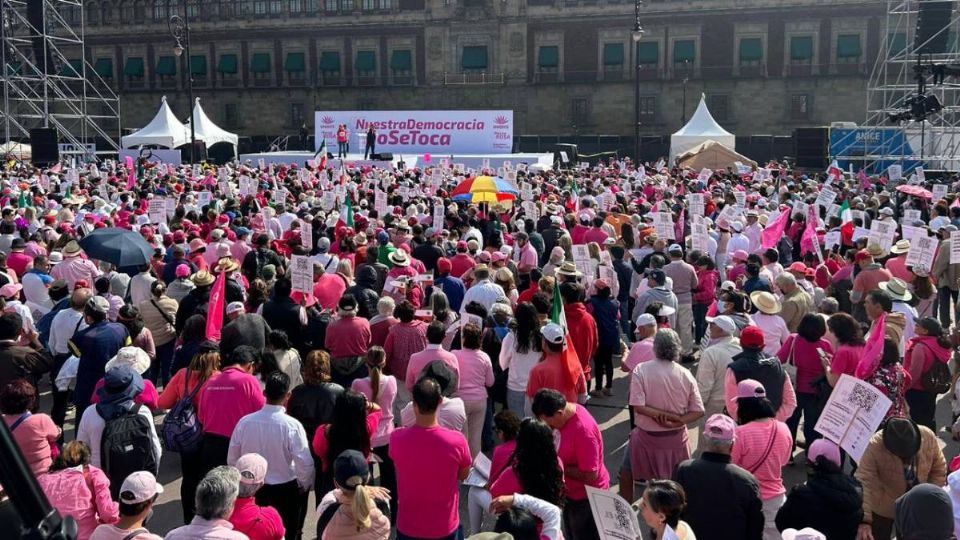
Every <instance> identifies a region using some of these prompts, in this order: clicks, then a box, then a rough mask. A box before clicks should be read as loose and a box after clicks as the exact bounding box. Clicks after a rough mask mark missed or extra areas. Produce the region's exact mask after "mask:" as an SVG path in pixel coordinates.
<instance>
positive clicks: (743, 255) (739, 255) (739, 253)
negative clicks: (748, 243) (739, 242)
mask: <svg viewBox="0 0 960 540" xmlns="http://www.w3.org/2000/svg"><path fill="white" fill-rule="evenodd" d="M749 256H750V255H749V254H748V253H747V251H746V250H743V249H738V250H736V251H734V252H733V258H734V259H739V260H741V261H745V260H747V257H749Z"/></svg>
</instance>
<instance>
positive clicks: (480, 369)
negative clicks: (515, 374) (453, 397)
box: [453, 349, 493, 402]
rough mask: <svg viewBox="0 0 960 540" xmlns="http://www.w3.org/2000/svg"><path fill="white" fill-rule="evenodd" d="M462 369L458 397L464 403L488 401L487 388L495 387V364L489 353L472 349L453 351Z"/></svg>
mask: <svg viewBox="0 0 960 540" xmlns="http://www.w3.org/2000/svg"><path fill="white" fill-rule="evenodd" d="M453 355H454V356H456V357H457V365H458V366H459V367H460V386H459V388H458V390H457V397H458V398H460V399H462V400H463V401H484V402H486V401H487V388H489V387H490V386H493V364H492V363H490V357H489V356H487V353H485V352H483V351H479V350H472V349H458V350H456V351H453Z"/></svg>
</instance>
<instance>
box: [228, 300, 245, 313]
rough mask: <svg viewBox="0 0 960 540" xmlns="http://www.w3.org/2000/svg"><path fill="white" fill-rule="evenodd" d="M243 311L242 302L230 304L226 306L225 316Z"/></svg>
mask: <svg viewBox="0 0 960 540" xmlns="http://www.w3.org/2000/svg"><path fill="white" fill-rule="evenodd" d="M243 310H244V308H243V302H230V303H229V304H227V315H232V314H234V313H237V312H240V311H243Z"/></svg>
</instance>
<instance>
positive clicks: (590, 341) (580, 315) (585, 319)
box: [563, 302, 600, 381]
mask: <svg viewBox="0 0 960 540" xmlns="http://www.w3.org/2000/svg"><path fill="white" fill-rule="evenodd" d="M563 311H564V313H565V314H566V316H567V331H568V332H569V333H570V343H571V344H572V345H573V349H574V350H575V351H577V357H578V358H579V359H580V365H581V366H583V375H584V377H586V379H587V380H588V381H589V380H590V375H591V369H590V364H591V361H592V360H593V355H594V354H596V352H597V346H598V344H599V342H600V337H599V335H598V334H597V321H595V320H594V318H593V315H590V313H588V312H587V306H586V305H584V304H582V303H580V302H577V303H575V304H564V306H563Z"/></svg>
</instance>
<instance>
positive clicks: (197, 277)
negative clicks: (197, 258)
mask: <svg viewBox="0 0 960 540" xmlns="http://www.w3.org/2000/svg"><path fill="white" fill-rule="evenodd" d="M214 280H215V278H214V277H213V274H211V273H210V272H207V271H206V270H200V271H199V272H197V273H196V274H194V275H193V277H191V278H190V281H192V282H193V284H194V285H196V286H197V287H205V286H207V285H211V284H213V282H214Z"/></svg>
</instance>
